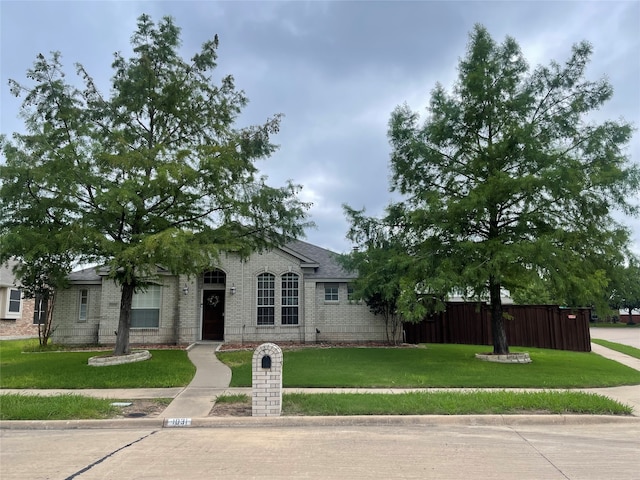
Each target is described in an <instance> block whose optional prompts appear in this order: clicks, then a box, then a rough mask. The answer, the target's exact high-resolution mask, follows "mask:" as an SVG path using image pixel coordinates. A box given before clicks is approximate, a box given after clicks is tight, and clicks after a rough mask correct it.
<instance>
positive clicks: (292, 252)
mask: <svg viewBox="0 0 640 480" xmlns="http://www.w3.org/2000/svg"><path fill="white" fill-rule="evenodd" d="M354 277H355V275H354V274H351V273H348V272H346V271H344V270H343V269H342V268H341V267H340V265H339V264H338V262H337V261H336V254H335V253H333V252H330V251H329V250H325V249H323V248H320V247H317V246H315V245H311V244H309V243H305V242H301V241H293V242H291V243H289V244H287V245H286V246H283V247H281V248H275V249H273V250H271V251H268V252H264V253H261V254H254V255H252V256H251V257H249V258H248V259H244V260H243V259H242V258H240V257H239V256H238V255H236V254H233V253H223V254H222V255H221V257H220V259H219V264H217V265H215V266H212V267H211V269H210V270H207V271H205V272H202V274H201V275H199V276H197V277H191V278H189V277H187V276H184V275H180V276H175V275H171V274H170V273H169V272H167V271H164V270H163V269H162V268H159V269H158V281H157V283H156V284H154V285H151V286H150V287H149V288H148V289H147V290H146V291H144V292H138V293H136V294H135V295H134V298H133V306H132V313H131V336H130V341H131V343H134V344H135V343H147V344H149V343H157V344H186V343H191V342H194V341H199V340H216V341H225V342H227V343H243V342H265V341H273V342H311V343H313V342H327V341H328V342H364V341H384V340H386V332H385V326H384V321H383V319H382V317H377V316H375V315H374V314H373V313H371V312H370V311H369V307H367V305H366V304H364V303H362V302H354V301H351V300H350V291H351V289H350V287H349V282H350V281H352V280H353V279H354ZM69 280H70V284H71V286H70V288H68V289H66V290H63V291H61V292H59V294H58V297H57V301H56V308H55V310H54V320H53V321H54V325H55V326H56V329H55V332H54V334H53V340H54V341H55V342H58V343H67V344H95V343H99V344H113V343H115V340H116V330H117V328H118V316H119V313H120V287H119V286H117V285H116V284H115V283H114V282H113V280H110V279H109V278H107V276H106V272H104V271H101V270H100V269H95V268H88V269H84V270H81V271H78V272H74V273H72V274H71V275H70V276H69Z"/></svg>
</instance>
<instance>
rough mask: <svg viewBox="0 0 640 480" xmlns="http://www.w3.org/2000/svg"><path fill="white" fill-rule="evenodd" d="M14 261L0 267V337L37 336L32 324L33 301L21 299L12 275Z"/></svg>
mask: <svg viewBox="0 0 640 480" xmlns="http://www.w3.org/2000/svg"><path fill="white" fill-rule="evenodd" d="M15 264H16V262H15V261H13V260H10V261H9V262H8V264H6V265H0V337H9V336H36V337H37V336H38V325H37V324H34V323H33V303H34V302H33V300H26V299H23V298H22V292H21V291H20V284H19V282H18V281H17V280H16V278H15V277H14V275H13V271H12V269H13V266H14V265H15Z"/></svg>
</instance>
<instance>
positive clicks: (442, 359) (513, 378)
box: [217, 344, 640, 388]
mask: <svg viewBox="0 0 640 480" xmlns="http://www.w3.org/2000/svg"><path fill="white" fill-rule="evenodd" d="M489 349H490V347H487V346H477V345H475V346H474V345H441V344H429V345H428V346H426V347H424V346H421V347H419V348H307V349H301V350H293V351H285V352H284V366H283V386H284V387H301V388H302V387H345V388H346V387H352V388H357V387H360V388H365V387H371V388H375V387H391V388H393V387H395V388H411V387H451V388H456V387H471V388H597V387H612V386H618V385H636V384H640V372H639V371H636V370H633V369H632V368H629V367H627V366H624V365H621V364H619V363H617V362H614V361H613V360H609V359H606V358H603V357H601V356H599V355H596V354H594V353H582V352H568V351H563V350H547V349H540V348H521V347H514V348H512V349H511V350H512V351H513V352H523V351H527V352H529V354H530V356H531V359H532V360H533V363H530V364H526V365H514V364H499V363H489V362H483V361H480V360H477V359H476V358H475V357H474V355H475V354H476V353H482V352H486V351H488V350H489ZM217 355H218V358H220V360H222V361H223V362H225V363H226V364H227V365H229V366H230V367H231V369H232V371H233V376H232V380H231V386H232V387H249V386H251V358H252V355H253V352H251V351H238V352H218V354H217Z"/></svg>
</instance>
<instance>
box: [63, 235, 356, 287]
mask: <svg viewBox="0 0 640 480" xmlns="http://www.w3.org/2000/svg"><path fill="white" fill-rule="evenodd" d="M281 249H282V250H283V251H285V252H287V253H289V254H290V255H293V256H295V257H297V258H298V259H300V261H301V262H302V266H303V267H309V268H311V269H313V272H312V273H306V274H305V277H306V278H312V279H316V280H329V281H339V280H343V281H346V280H351V279H354V278H356V273H355V272H348V271H346V270H345V269H343V268H342V266H341V265H340V264H339V263H338V260H337V258H338V256H339V255H338V254H337V253H335V252H332V251H331V250H327V249H325V248H321V247H318V246H316V245H312V244H311V243H307V242H303V241H301V240H294V241H292V242H289V243H287V244H286V245H284V246H283V247H282V248H281ZM106 274H107V272H106V270H104V269H101V268H98V267H88V268H84V269H82V270H77V271H75V272H72V273H70V274H69V277H68V279H69V281H70V282H72V283H83V284H98V283H100V282H101V278H102V277H103V276H104V275H106Z"/></svg>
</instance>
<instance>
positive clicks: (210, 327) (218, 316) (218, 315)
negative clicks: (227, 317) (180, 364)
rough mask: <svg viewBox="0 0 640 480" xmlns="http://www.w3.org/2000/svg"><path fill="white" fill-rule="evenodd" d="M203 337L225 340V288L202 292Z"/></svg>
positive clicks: (204, 338) (205, 338)
mask: <svg viewBox="0 0 640 480" xmlns="http://www.w3.org/2000/svg"><path fill="white" fill-rule="evenodd" d="M202 339H203V340H224V290H205V291H204V292H203V294H202Z"/></svg>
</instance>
